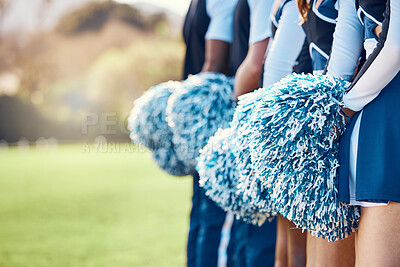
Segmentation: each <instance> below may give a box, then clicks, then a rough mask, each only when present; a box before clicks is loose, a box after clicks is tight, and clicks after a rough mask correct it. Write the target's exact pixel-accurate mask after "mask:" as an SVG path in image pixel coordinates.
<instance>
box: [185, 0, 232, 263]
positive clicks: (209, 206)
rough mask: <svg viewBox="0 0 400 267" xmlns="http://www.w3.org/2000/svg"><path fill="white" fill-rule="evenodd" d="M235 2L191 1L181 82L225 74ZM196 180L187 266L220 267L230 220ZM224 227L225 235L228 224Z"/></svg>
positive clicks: (215, 0) (194, 182)
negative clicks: (207, 74) (199, 75)
mask: <svg viewBox="0 0 400 267" xmlns="http://www.w3.org/2000/svg"><path fill="white" fill-rule="evenodd" d="M236 3H237V0H229V1H227V0H225V1H223V0H193V1H192V2H191V4H190V7H189V10H188V13H187V15H186V18H185V23H184V27H183V37H184V41H185V44H186V54H185V62H184V73H183V79H186V78H187V77H188V75H189V74H197V73H199V72H201V71H203V72H220V73H224V74H229V60H228V58H229V47H230V43H231V42H232V31H233V26H232V21H233V12H234V8H235V6H236ZM198 180H199V177H198V174H196V175H194V176H193V197H192V210H191V213H190V226H189V236H188V243H187V266H207V267H208V266H217V265H221V264H222V266H223V262H221V261H223V259H224V256H226V248H223V247H222V246H223V244H225V242H221V236H222V237H223V235H222V234H221V233H222V228H223V225H224V223H225V222H229V219H231V218H229V216H228V217H227V216H226V213H225V212H224V211H223V210H222V209H220V208H219V207H217V206H216V205H215V204H214V203H213V202H212V201H211V200H210V199H208V198H207V197H206V196H205V194H204V191H203V190H202V189H201V188H199V185H198ZM227 228H228V233H229V223H228V227H227ZM219 249H220V255H218V250H219ZM221 255H222V256H221ZM225 258H226V257H225ZM221 259H222V260H221Z"/></svg>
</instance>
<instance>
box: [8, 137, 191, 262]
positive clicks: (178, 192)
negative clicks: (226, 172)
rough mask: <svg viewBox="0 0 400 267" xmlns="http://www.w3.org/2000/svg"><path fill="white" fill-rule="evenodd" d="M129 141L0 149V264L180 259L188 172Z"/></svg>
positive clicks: (182, 258)
mask: <svg viewBox="0 0 400 267" xmlns="http://www.w3.org/2000/svg"><path fill="white" fill-rule="evenodd" d="M132 148H133V146H128V145H127V144H120V145H118V144H117V145H116V146H115V147H114V148H112V147H111V149H106V150H108V151H105V150H102V151H96V150H95V148H94V147H93V146H90V147H88V146H86V145H83V144H82V145H61V146H59V147H58V148H53V149H47V148H42V149H36V148H34V147H31V148H29V149H26V150H24V151H21V150H20V149H17V148H10V149H8V150H5V151H3V150H2V151H0V159H1V160H0V266H2V267H3V266H24V267H25V266H29V267H33V266H40V267H44V266H57V267H59V266H113V267H114V266H118V267H119V266H157V267H159V266H184V265H185V255H186V252H185V246H186V235H187V231H188V224H189V218H188V215H189V208H190V197H191V179H190V178H175V177H172V176H168V175H166V174H165V173H163V172H162V171H160V170H159V169H158V168H157V167H156V165H155V164H154V163H153V162H152V160H151V155H150V154H149V153H148V152H143V151H133V150H137V149H132Z"/></svg>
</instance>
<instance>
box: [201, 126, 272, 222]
mask: <svg viewBox="0 0 400 267" xmlns="http://www.w3.org/2000/svg"><path fill="white" fill-rule="evenodd" d="M233 137H234V135H233V134H232V131H231V129H230V128H227V129H224V130H222V129H219V130H218V131H217V133H216V134H215V135H214V136H212V137H210V139H209V140H208V143H207V145H206V146H205V147H204V148H203V149H201V150H200V157H199V158H198V165H197V170H198V172H199V176H200V180H199V184H200V186H201V187H203V189H204V190H205V194H206V195H207V196H208V197H209V198H210V199H211V200H213V201H214V202H215V203H216V204H217V205H218V206H220V207H221V208H222V209H223V210H225V211H229V212H232V213H233V214H234V215H235V216H236V218H237V219H242V220H244V221H246V222H248V223H252V224H258V225H261V224H263V223H264V222H265V220H266V219H267V218H268V215H267V214H264V213H260V212H259V211H258V210H257V209H256V208H255V207H254V206H252V205H251V204H250V203H249V202H243V195H242V194H241V193H240V192H239V191H238V190H237V183H238V178H239V177H238V170H237V165H236V162H235V161H236V158H235V156H234V155H233V154H232V146H233V145H234V139H233Z"/></svg>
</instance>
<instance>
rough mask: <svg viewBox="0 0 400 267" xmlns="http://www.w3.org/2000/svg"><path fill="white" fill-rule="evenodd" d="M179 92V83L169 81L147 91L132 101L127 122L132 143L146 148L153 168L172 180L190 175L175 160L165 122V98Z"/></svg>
mask: <svg viewBox="0 0 400 267" xmlns="http://www.w3.org/2000/svg"><path fill="white" fill-rule="evenodd" d="M180 88H181V85H180V83H179V82H173V81H169V82H165V83H161V84H159V85H156V86H154V87H151V88H150V89H149V90H147V91H146V92H144V94H143V95H142V96H141V97H139V98H138V99H136V100H135V101H134V107H133V109H132V111H131V114H130V116H129V118H128V129H129V131H130V135H129V136H130V138H131V140H132V142H134V143H137V144H141V145H143V146H146V147H147V148H149V149H150V150H151V152H152V153H153V159H154V160H155V162H156V163H157V165H158V166H159V167H160V168H162V169H163V170H165V171H166V172H168V173H169V174H172V175H175V176H185V175H188V174H191V171H192V170H191V168H188V167H187V166H186V165H185V164H184V163H183V162H182V161H181V160H179V158H178V157H177V154H176V151H175V147H174V144H173V142H172V136H173V134H172V131H171V129H170V128H169V126H168V123H167V121H166V114H165V110H166V108H167V101H168V98H169V97H170V95H171V94H172V93H173V92H174V91H176V90H179V89H180Z"/></svg>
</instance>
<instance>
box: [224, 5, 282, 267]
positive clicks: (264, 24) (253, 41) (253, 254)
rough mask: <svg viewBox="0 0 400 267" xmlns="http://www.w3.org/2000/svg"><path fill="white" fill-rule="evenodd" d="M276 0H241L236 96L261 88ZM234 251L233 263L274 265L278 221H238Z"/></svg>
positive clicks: (236, 45) (237, 26) (235, 44)
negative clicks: (266, 17)
mask: <svg viewBox="0 0 400 267" xmlns="http://www.w3.org/2000/svg"><path fill="white" fill-rule="evenodd" d="M272 4H273V0H239V2H238V5H237V7H236V11H235V16H234V34H233V35H234V41H233V44H232V48H231V60H232V71H233V74H236V75H235V95H236V97H238V96H240V95H242V94H244V93H247V92H251V91H254V90H255V89H258V88H259V87H260V74H261V71H262V66H263V61H264V60H263V59H264V54H265V52H266V50H267V47H268V43H269V40H270V37H271V35H272V32H271V27H270V21H269V20H268V19H265V14H269V13H270V11H271V9H272ZM232 239H233V242H234V247H235V252H234V257H233V266H237V267H242V266H243V267H244V266H248V267H250V266H273V265H274V261H275V240H276V220H273V221H271V222H265V223H264V224H263V225H262V226H257V225H252V224H249V223H246V222H243V221H241V220H235V221H234V224H233V228H232Z"/></svg>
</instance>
